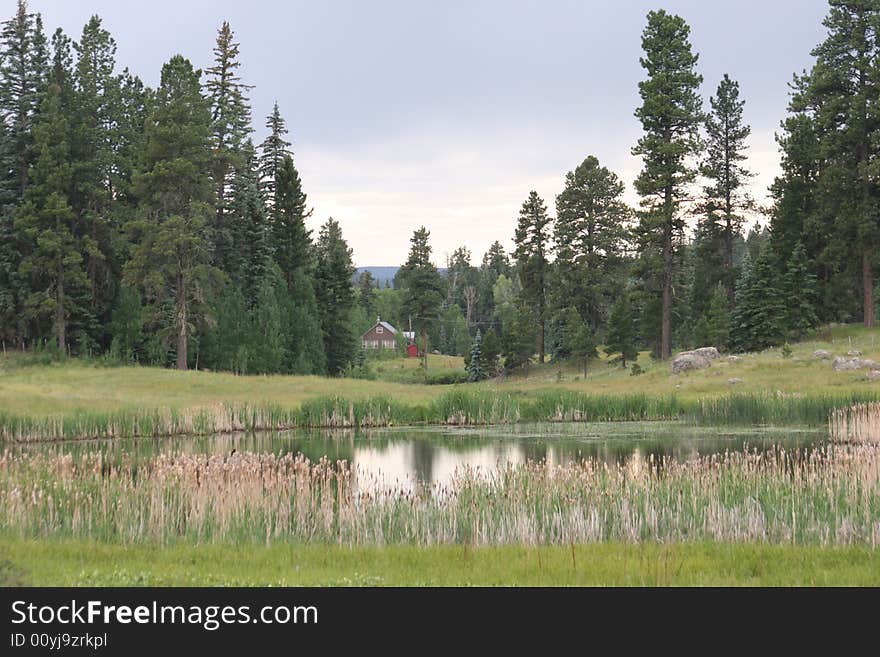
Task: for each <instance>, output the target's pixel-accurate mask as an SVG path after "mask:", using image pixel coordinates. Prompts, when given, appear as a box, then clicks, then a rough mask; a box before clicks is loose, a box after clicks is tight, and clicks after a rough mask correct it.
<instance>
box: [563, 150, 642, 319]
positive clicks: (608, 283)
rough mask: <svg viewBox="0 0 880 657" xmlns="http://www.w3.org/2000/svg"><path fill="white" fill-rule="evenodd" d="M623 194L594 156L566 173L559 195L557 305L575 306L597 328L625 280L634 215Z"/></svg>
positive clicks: (621, 189) (612, 176) (621, 185)
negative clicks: (624, 263) (627, 226)
mask: <svg viewBox="0 0 880 657" xmlns="http://www.w3.org/2000/svg"><path fill="white" fill-rule="evenodd" d="M623 192H624V185H623V183H622V182H621V181H620V179H619V178H618V177H617V176H616V175H615V174H614V173H613V172H611V171H609V170H608V169H606V168H605V167H603V166H600V164H599V160H597V159H596V158H595V157H592V156H591V157H588V158H587V159H585V160H584V161H583V162H582V163H581V164H580V165H578V167H577V168H576V169H575V170H574V171H570V172H569V173H568V174H567V175H566V177H565V189H564V190H563V191H562V193H561V194H559V196H557V197H556V226H555V232H554V242H555V243H556V245H557V247H556V271H557V274H558V276H559V285H558V286H557V287H556V296H557V297H558V299H557V306H559V307H566V306H568V305H569V304H574V305H575V306H576V307H577V309H578V311H579V312H580V313H581V315H582V316H583V317H585V318H586V319H587V321H588V323H589V326H590V328H591V329H592V330H593V331H598V330H599V328H600V327H601V326H602V324H603V322H604V317H603V311H604V308H606V307H607V306H608V305H609V298H610V297H611V296H613V295H614V294H615V292H616V288H617V286H618V285H617V284H618V283H619V282H620V278H621V272H620V269H621V264H622V253H623V248H624V237H625V235H626V229H625V222H626V221H628V220H629V217H630V211H629V208H627V207H626V204H625V203H624V202H623V200H622V197H623Z"/></svg>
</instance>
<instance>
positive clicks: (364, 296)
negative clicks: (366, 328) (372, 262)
mask: <svg viewBox="0 0 880 657" xmlns="http://www.w3.org/2000/svg"><path fill="white" fill-rule="evenodd" d="M357 287H358V302H359V303H360V304H361V308H363V309H364V312H365V313H366V315H367V317H368V318H369V317H373V316H374V315H375V314H376V279H375V278H373V275H372V274H371V273H370V271H369V270H364V271H362V272H361V275H360V276H358V282H357Z"/></svg>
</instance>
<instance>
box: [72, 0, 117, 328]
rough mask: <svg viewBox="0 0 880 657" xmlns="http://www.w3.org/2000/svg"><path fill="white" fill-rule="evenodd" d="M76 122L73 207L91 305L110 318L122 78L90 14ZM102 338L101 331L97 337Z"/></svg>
mask: <svg viewBox="0 0 880 657" xmlns="http://www.w3.org/2000/svg"><path fill="white" fill-rule="evenodd" d="M74 50H75V51H76V54H77V63H76V70H75V86H76V99H75V105H76V112H75V115H76V125H75V127H74V132H75V138H74V147H75V152H74V158H75V165H74V172H73V175H74V181H75V182H74V185H75V194H74V198H73V206H74V211H75V212H76V214H77V218H78V222H79V225H80V231H81V233H82V238H83V241H84V245H85V253H86V272H87V274H88V277H89V308H90V312H91V314H92V315H93V316H94V317H95V318H96V320H103V321H102V322H100V323H104V322H106V320H107V319H108V318H109V313H110V310H111V303H112V300H113V296H114V294H115V281H114V280H113V272H112V259H113V253H112V238H113V235H114V233H115V232H116V231H117V230H118V229H119V228H120V227H119V226H118V225H114V216H115V212H114V208H113V195H114V189H113V186H112V184H113V172H114V170H116V169H117V168H118V166H117V162H116V161H115V152H114V139H115V138H116V137H117V134H115V131H114V130H113V129H112V126H113V124H114V123H115V121H116V116H115V114H116V110H117V103H116V99H117V97H118V95H119V89H118V85H119V82H120V80H119V78H118V77H117V76H115V75H114V73H113V69H114V67H115V53H116V42H115V41H114V40H113V38H112V37H111V36H110V33H109V32H107V30H105V29H103V28H102V27H101V19H100V18H98V17H97V16H92V17H91V18H90V19H89V22H88V23H86V25H85V27H84V28H83V32H82V36H81V37H80V40H79V42H78V43H75V44H74ZM94 337H96V338H102V337H103V336H94Z"/></svg>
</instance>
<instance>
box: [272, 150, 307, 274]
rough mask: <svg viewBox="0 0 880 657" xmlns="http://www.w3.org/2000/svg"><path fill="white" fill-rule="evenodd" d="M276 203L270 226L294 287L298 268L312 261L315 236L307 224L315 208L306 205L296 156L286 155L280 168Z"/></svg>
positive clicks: (278, 255) (283, 269)
mask: <svg viewBox="0 0 880 657" xmlns="http://www.w3.org/2000/svg"><path fill="white" fill-rule="evenodd" d="M273 190H274V192H275V203H274V206H273V207H272V208H271V210H270V212H271V215H270V228H271V236H272V247H273V249H274V252H275V261H276V262H277V263H278V266H279V267H281V272H282V274H283V276H284V278H285V280H286V281H287V285H288V287H291V285H292V283H293V279H294V277H295V276H296V273H297V272H298V271H305V270H307V269H309V268H310V267H311V264H312V236H311V231H310V230H308V229H307V228H306V219H308V218H309V217H310V216H311V214H312V213H311V211H310V210H307V209H306V195H305V193H304V192H303V189H302V183H301V182H300V179H299V173H298V172H297V170H296V167H295V166H294V165H293V158H292V157H290V156H289V155H285V156H284V158H283V160H282V161H281V166H280V168H279V169H278V171H277V185H275V186H274V187H273Z"/></svg>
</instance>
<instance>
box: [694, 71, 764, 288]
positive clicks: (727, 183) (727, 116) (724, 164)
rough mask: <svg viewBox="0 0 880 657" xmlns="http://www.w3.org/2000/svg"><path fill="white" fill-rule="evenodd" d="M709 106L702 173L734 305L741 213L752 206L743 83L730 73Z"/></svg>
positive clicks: (722, 273)
mask: <svg viewBox="0 0 880 657" xmlns="http://www.w3.org/2000/svg"><path fill="white" fill-rule="evenodd" d="M709 103H710V105H711V106H712V111H711V112H710V113H709V114H708V115H707V116H706V133H707V136H708V139H707V143H706V158H705V160H704V161H703V164H702V167H701V172H702V174H703V175H704V176H705V177H706V178H707V179H708V180H709V185H708V186H707V187H706V188H705V189H704V194H705V196H706V209H707V215H708V216H709V217H710V218H711V219H712V222H713V224H714V223H715V220H716V219H717V220H720V222H721V226H720V227H719V228H720V229H719V231H718V232H719V233H720V235H721V238H722V241H723V245H724V251H723V253H724V260H723V269H722V271H721V279H722V281H723V283H724V286H725V289H726V290H727V296H728V300H729V302H730V303H731V304H733V302H734V300H735V299H734V292H735V289H734V288H735V285H736V271H735V269H734V253H733V245H734V240H735V237H736V235H738V234H739V232H740V229H741V226H742V221H743V218H742V215H741V214H740V213H741V212H742V211H743V210H745V209H748V208H750V207H751V206H752V203H751V201H750V199H749V198H748V196H747V195H746V194H745V193H744V191H743V188H744V187H745V186H746V185H747V184H748V181H749V178H751V177H752V174H751V173H750V172H749V171H748V169H746V168H745V166H743V164H742V163H743V162H745V160H746V154H745V151H746V150H747V149H748V146H747V144H746V140H747V139H748V138H749V135H751V134H752V129H751V127H750V126H749V125H748V124H746V123H745V122H744V121H743V108H744V107H745V101H744V100H741V99H740V95H739V83H738V82H736V81H734V80H731V79H730V76H728V75H727V74H725V75H724V78H723V79H722V80H721V83H720V84H719V85H718V90H717V91H716V92H715V96H713V97H712V98H710V99H709ZM713 228H714V227H713Z"/></svg>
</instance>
